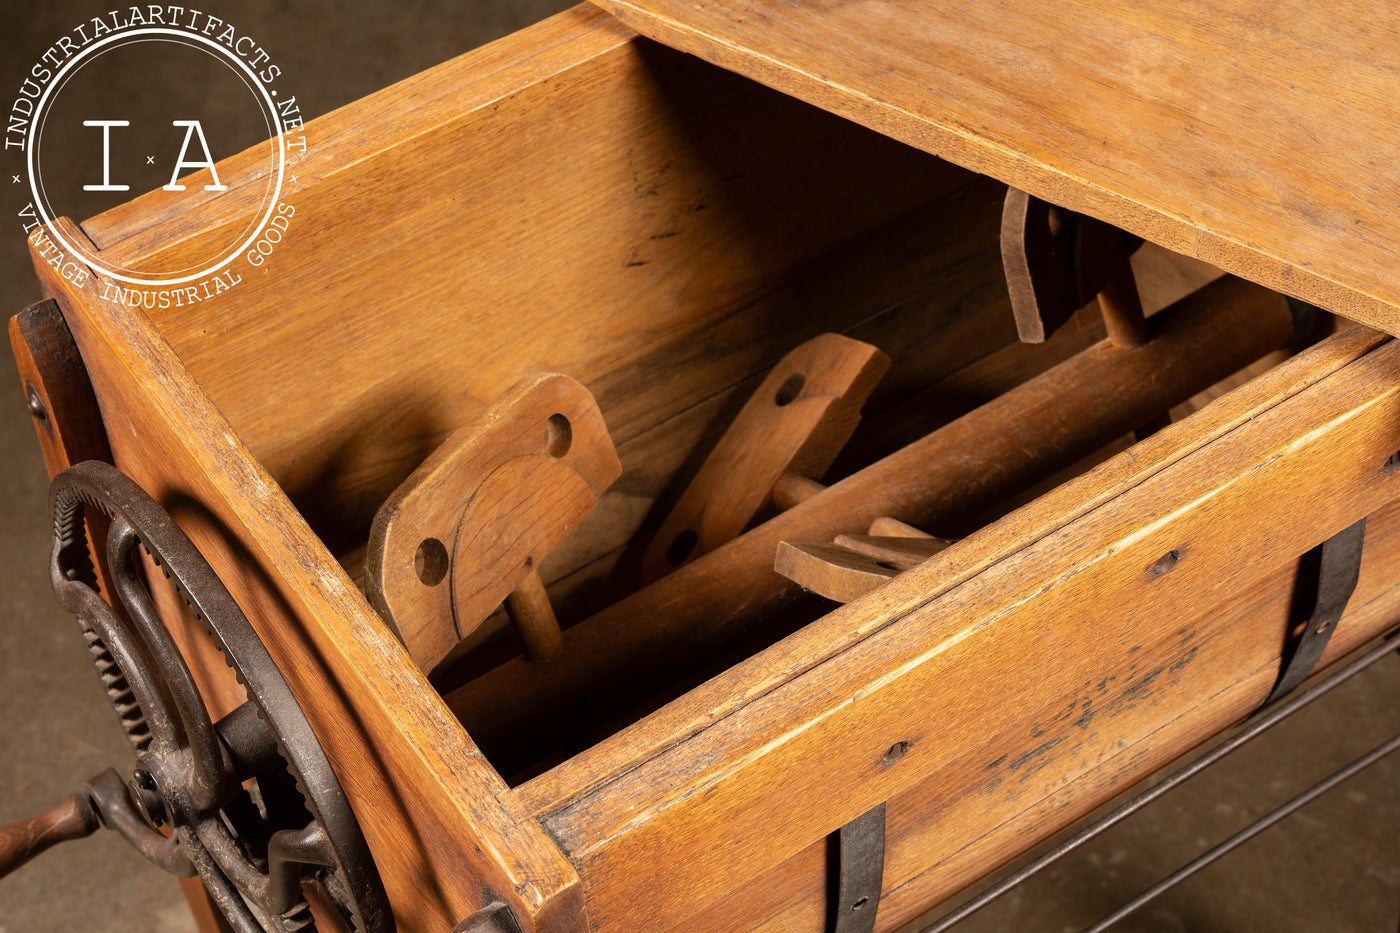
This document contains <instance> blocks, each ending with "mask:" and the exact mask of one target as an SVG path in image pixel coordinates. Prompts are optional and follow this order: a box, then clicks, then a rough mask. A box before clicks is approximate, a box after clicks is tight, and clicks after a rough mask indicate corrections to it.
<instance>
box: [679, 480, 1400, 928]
mask: <svg viewBox="0 0 1400 933" xmlns="http://www.w3.org/2000/svg"><path fill="white" fill-rule="evenodd" d="M1396 561H1400V506H1397V505H1395V504H1392V505H1389V506H1387V507H1386V508H1384V509H1382V510H1381V511H1380V512H1379V513H1377V514H1376V515H1375V516H1373V517H1372V518H1371V519H1370V520H1369V521H1368V523H1367V537H1366V553H1365V556H1364V557H1363V559H1362V576H1361V581H1360V582H1359V583H1358V586H1357V590H1356V592H1355V593H1354V594H1353V596H1352V601H1351V603H1350V604H1349V609H1348V611H1347V613H1346V615H1345V616H1344V618H1343V620H1342V621H1341V622H1339V623H1338V627H1337V631H1336V634H1335V636H1334V638H1335V639H1336V640H1335V641H1333V642H1329V643H1328V647H1327V652H1326V654H1325V656H1324V657H1323V659H1322V664H1330V663H1332V662H1333V661H1335V660H1337V659H1339V658H1341V657H1342V656H1343V655H1344V654H1345V653H1346V652H1347V651H1349V650H1351V649H1352V648H1354V647H1356V646H1357V645H1358V644H1360V643H1362V642H1364V641H1365V640H1366V639H1367V638H1368V637H1370V636H1371V635H1372V634H1373V633H1375V632H1376V631H1378V630H1384V629H1386V628H1388V627H1390V626H1392V625H1393V624H1394V622H1395V620H1396V619H1400V586H1397V585H1396V583H1395V575H1394V567H1395V566H1396ZM1292 582H1293V567H1291V566H1290V567H1286V568H1284V569H1282V570H1280V571H1279V572H1277V573H1274V574H1272V575H1270V576H1269V577H1268V578H1267V579H1265V580H1264V581H1263V582H1262V583H1261V584H1259V585H1258V586H1256V587H1253V588H1252V589H1251V591H1250V592H1249V593H1247V594H1242V595H1241V596H1240V598H1238V599H1234V600H1231V601H1230V602H1228V603H1226V604H1224V605H1222V606H1219V607H1217V608H1215V609H1213V610H1212V611H1211V612H1209V613H1208V614H1207V615H1206V616H1205V617H1204V618H1203V619H1202V620H1201V621H1202V623H1203V624H1202V625H1201V627H1200V629H1198V635H1197V639H1196V640H1197V641H1200V640H1202V636H1205V637H1206V638H1208V639H1209V641H1210V646H1211V647H1210V651H1211V654H1212V656H1213V657H1214V659H1215V665H1214V669H1210V668H1208V667H1205V666H1202V665H1196V664H1194V661H1195V659H1194V658H1193V659H1192V662H1193V663H1191V664H1188V665H1186V666H1185V667H1183V668H1181V669H1179V670H1177V671H1175V672H1172V671H1171V665H1168V666H1167V672H1166V673H1165V674H1164V675H1159V676H1158V677H1156V678H1154V679H1153V681H1152V683H1150V684H1148V685H1147V686H1146V687H1142V686H1141V679H1139V680H1138V681H1137V682H1136V683H1133V684H1129V685H1126V686H1125V685H1120V684H1118V683H1114V684H1113V685H1112V686H1113V688H1114V690H1115V691H1117V693H1116V694H1114V695H1112V697H1111V698H1110V699H1109V700H1108V702H1103V700H1102V698H1101V699H1100V701H1099V702H1098V703H1097V704H1094V703H1093V702H1092V701H1093V697H1092V696H1087V697H1086V696H1084V695H1083V694H1081V695H1080V697H1082V698H1085V699H1089V700H1090V701H1091V705H1090V707H1089V708H1088V709H1085V708H1083V704H1082V699H1081V702H1080V704H1079V705H1078V706H1076V708H1075V711H1074V714H1073V715H1059V716H1056V715H1051V716H1050V717H1048V718H1047V721H1046V723H1045V726H1046V727H1047V728H1046V730H1045V732H1044V735H1043V736H1042V738H1043V742H1057V743H1058V744H1057V746H1056V749H1054V750H1052V751H1054V752H1058V753H1060V754H1064V752H1061V749H1062V748H1063V749H1064V750H1065V751H1071V750H1073V749H1074V747H1075V746H1083V745H1084V744H1085V743H1087V742H1090V741H1092V740H1093V739H1094V737H1095V734H1096V733H1100V732H1102V731H1103V730H1104V729H1105V728H1112V727H1111V726H1110V725H1109V723H1110V722H1111V719H1112V718H1113V717H1118V716H1123V715H1128V714H1131V713H1132V712H1133V707H1134V706H1141V707H1145V708H1148V709H1155V710H1158V711H1160V710H1161V709H1162V708H1163V707H1167V706H1170V707H1172V708H1173V709H1174V711H1175V712H1174V714H1172V715H1171V716H1170V718H1169V719H1168V720H1167V721H1166V722H1165V723H1164V724H1163V725H1162V727H1161V728H1160V729H1158V730H1157V731H1156V732H1153V733H1151V734H1150V735H1149V736H1147V737H1146V738H1144V739H1142V740H1140V741H1138V742H1135V743H1132V744H1129V745H1127V746H1126V747H1124V748H1122V749H1120V750H1117V751H1115V752H1112V753H1110V754H1108V755H1106V756H1105V757H1104V758H1102V759H1101V760H1096V761H1095V762H1094V763H1093V765H1092V766H1091V767H1089V768H1085V769H1081V770H1078V771H1074V770H1073V769H1067V768H1064V767H1063V764H1064V761H1063V760H1060V761H1057V760H1056V758H1055V757H1052V756H1049V755H1042V756H1039V757H1037V758H1035V759H1028V760H1027V761H1025V762H1022V763H1021V765H1020V766H1019V767H1017V768H1014V769H1013V768H1010V767H1008V766H1007V765H1008V762H1009V759H1008V762H1003V765H1002V766H1000V767H998V768H997V769H993V770H992V771H989V772H987V774H986V775H985V776H984V777H983V779H982V782H981V783H980V784H977V785H976V786H972V787H965V788H955V789H953V790H951V791H950V790H949V788H947V787H945V786H944V784H943V777H942V776H941V775H935V776H933V777H931V778H929V779H928V780H926V781H924V782H923V783H922V784H920V785H919V786H917V787H914V788H912V789H910V790H909V791H906V792H904V793H902V794H899V795H898V796H896V797H895V798H894V799H893V800H892V801H891V803H890V805H889V806H890V825H889V827H888V829H887V836H886V845H887V849H886V863H885V864H886V869H885V895H884V899H883V900H882V902H881V904H880V922H879V923H878V925H877V927H876V928H877V929H878V930H892V929H895V928H897V927H899V926H900V925H901V924H903V923H905V922H907V921H908V920H909V919H910V918H911V917H916V916H918V915H919V914H921V913H923V912H924V911H926V910H927V909H928V908H929V907H931V906H932V905H934V904H936V903H938V902H940V901H942V900H943V899H944V898H946V897H948V896H949V895H950V894H952V893H954V892H955V891H957V890H959V889H960V888H962V887H963V886H964V885H965V884H967V883H969V882H971V881H972V880H974V879H976V878H979V877H981V876H982V875H984V874H985V873H986V872H987V871H988V870H989V869H991V868H993V867H994V866H996V865H997V864H999V863H1001V862H1003V861H1005V860H1007V859H1011V858H1014V857H1016V856H1018V855H1020V854H1021V853H1023V852H1025V851H1026V849H1027V847H1028V846H1032V845H1034V844H1035V843H1036V841H1037V840H1039V839H1041V838H1043V837H1044V836H1046V835H1048V834H1050V833H1053V832H1054V831H1055V830H1057V829H1058V828H1059V827H1060V826H1062V825H1066V824H1068V823H1069V822H1070V821H1072V820H1073V819H1075V818H1077V817H1078V816H1080V815H1081V814H1084V813H1087V812H1089V811H1091V810H1092V809H1093V808H1094V807H1095V806H1097V805H1098V804H1099V803H1101V802H1103V801H1104V800H1107V799H1109V798H1111V797H1112V796H1114V795H1116V794H1118V793H1120V792H1122V791H1124V790H1126V789H1127V788H1128V787H1129V786H1131V784H1132V783H1133V782H1134V781H1135V780H1136V779H1137V778H1138V777H1140V776H1145V775H1148V774H1150V773H1152V772H1153V771H1154V770H1155V769H1157V768H1159V767H1162V766H1163V765H1165V764H1167V763H1168V762H1170V761H1171V760H1173V759H1174V758H1175V757H1177V756H1178V755H1180V754H1182V752H1184V751H1185V750H1187V749H1189V748H1190V747H1192V746H1193V745H1195V744H1196V743H1197V742H1198V741H1200V739H1201V738H1202V736H1203V735H1205V734H1207V733H1209V732H1211V731H1213V730H1215V729H1216V728H1218V727H1219V725H1220V724H1221V723H1229V722H1231V721H1233V720H1234V719H1235V718H1237V717H1238V716H1241V715H1244V714H1246V713H1248V712H1249V711H1251V710H1252V709H1253V708H1254V707H1255V706H1256V705H1257V704H1258V702H1259V700H1260V698H1261V697H1262V696H1263V695H1264V694H1265V693H1266V692H1267V691H1268V689H1269V688H1270V686H1271V685H1272V683H1273V680H1274V678H1275V676H1276V675H1277V671H1278V660H1279V658H1278V648H1279V646H1280V645H1281V644H1282V641H1283V632H1284V630H1285V628H1286V627H1287V625H1288V611H1289V596H1290V593H1291V591H1292ZM1168 637H1169V638H1175V639H1177V641H1178V642H1180V638H1179V635H1178V634H1177V633H1175V632H1173V633H1170V634H1169V636H1168ZM1182 647H1184V646H1181V647H1178V648H1177V649H1176V650H1177V651H1178V659H1180V658H1184V657H1185V653H1187V652H1189V651H1191V650H1195V648H1194V645H1193V646H1192V647H1191V648H1186V649H1185V651H1182V650H1181V648H1182ZM1260 659H1264V660H1263V662H1262V663H1257V662H1259V661H1260ZM1237 663H1241V664H1243V665H1245V666H1243V667H1241V668H1238V669H1233V670H1232V669H1231V666H1232V665H1235V664H1237ZM1251 664H1255V665H1256V666H1252V667H1251V666H1249V665H1251ZM1188 667H1193V668H1194V670H1193V671H1192V672H1191V673H1190V674H1187V672H1186V669H1187V668H1188ZM1222 670H1225V671H1227V674H1226V676H1230V675H1233V676H1235V677H1237V678H1238V680H1237V681H1236V682H1235V683H1234V684H1232V685H1231V686H1230V687H1229V688H1228V689H1227V690H1225V691H1222V692H1220V693H1217V694H1213V695H1204V694H1193V693H1192V691H1194V690H1196V689H1197V688H1198V687H1199V686H1200V685H1201V684H1206V685H1207V686H1208V687H1209V686H1211V685H1212V682H1213V681H1214V680H1215V679H1217V678H1219V677H1220V676H1221V671H1222ZM1094 686H1096V685H1094V684H1091V685H1090V687H1091V689H1092V688H1093V687H1094ZM1129 691H1131V694H1132V695H1130V696H1129V697H1128V699H1127V700H1126V701H1120V700H1121V698H1122V697H1123V695H1124V693H1126V692H1129ZM1104 692H1105V693H1108V691H1104ZM1077 699H1078V698H1077ZM1096 707H1097V708H1096ZM1066 710H1068V703H1065V705H1064V706H1063V707H1061V709H1060V710H1059V712H1060V713H1064V712H1065V711H1066ZM1091 712H1092V714H1093V715H1092V716H1090V715H1089V713H1091ZM1008 802H1011V803H1012V805H1013V807H1015V806H1019V807H1023V809H1021V810H1020V811H1019V812H1018V813H1016V814H1015V815H1014V816H1013V817H1012V818H1011V819H1008V820H1006V821H1005V822H1003V823H1001V824H1000V825H997V826H994V827H993V826H990V825H989V824H990V822H991V821H990V820H988V819H987V818H986V817H985V813H986V812H987V810H988V808H993V809H996V810H998V811H999V810H1000V809H1001V808H1002V806H1004V805H1005V804H1006V803H1008ZM949 833H953V834H956V840H957V842H960V843H962V846H961V848H958V847H957V845H956V844H950V843H949V842H948V840H947V839H946V835H947V834H949ZM949 853H951V854H949ZM825 874H826V844H825V841H822V842H819V843H816V844H814V845H812V846H809V847H808V848H807V849H805V850H803V851H802V852H800V853H799V854H797V855H795V856H793V857H792V858H791V859H789V860H788V861H786V862H784V863H783V864H781V865H779V866H776V867H775V868H774V869H773V870H772V871H770V872H767V873H764V874H763V875H761V876H760V877H758V878H755V879H754V880H753V881H752V883H750V884H748V885H744V886H741V887H739V888H738V889H737V890H736V891H735V892H734V893H733V894H732V895H730V896H728V897H726V898H724V899H723V900H720V901H718V902H716V903H715V904H713V905H712V906H710V907H709V908H707V909H705V910H704V911H702V912H701V913H699V914H697V915H696V916H695V917H693V918H691V919H690V920H688V921H686V922H684V923H682V924H680V925H679V926H678V927H675V928H674V929H673V930H672V931H671V933H702V931H703V933H727V931H731V930H733V929H734V928H735V927H734V923H733V919H734V917H735V916H736V912H738V911H740V910H742V911H745V912H747V913H749V914H751V915H752V916H754V917H755V918H761V919H756V922H755V925H754V926H753V927H752V929H751V933H818V931H820V930H822V928H823V927H822V924H823V922H824V919H825V911H826V902H827V890H826V877H825ZM741 905H742V906H741Z"/></svg>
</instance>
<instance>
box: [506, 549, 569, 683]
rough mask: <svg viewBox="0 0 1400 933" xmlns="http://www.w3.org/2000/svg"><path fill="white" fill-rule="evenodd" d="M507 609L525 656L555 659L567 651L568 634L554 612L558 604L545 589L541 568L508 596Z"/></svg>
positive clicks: (544, 659) (529, 575)
mask: <svg viewBox="0 0 1400 933" xmlns="http://www.w3.org/2000/svg"><path fill="white" fill-rule="evenodd" d="M506 612H508V613H510V617H511V619H512V620H514V622H515V628H516V631H518V632H519V633H520V639H521V641H523V642H525V656H526V657H528V658H529V659H530V660H531V661H551V660H553V659H554V658H557V657H559V655H560V653H561V652H562V651H563V650H564V633H563V632H561V631H560V630H559V619H558V618H557V617H555V615H554V604H553V603H551V602H550V601H549V594H548V593H547V592H545V588H544V580H542V579H540V572H539V571H538V570H531V571H530V572H529V573H527V574H526V575H525V579H523V580H521V581H520V584H519V585H518V586H516V588H515V591H514V592H512V593H511V594H510V595H509V596H507V597H506Z"/></svg>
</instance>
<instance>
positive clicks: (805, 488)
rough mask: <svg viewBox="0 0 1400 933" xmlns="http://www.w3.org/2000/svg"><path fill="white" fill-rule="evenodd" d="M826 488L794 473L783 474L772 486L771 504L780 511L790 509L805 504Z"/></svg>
mask: <svg viewBox="0 0 1400 933" xmlns="http://www.w3.org/2000/svg"><path fill="white" fill-rule="evenodd" d="M825 489H826V486H825V485H824V484H822V483H819V482H817V481H816V480H814V479H808V478H807V477H805V476H799V475H798V474H796V473H784V474H783V475H782V476H779V477H778V481H777V482H776V483H774V484H773V504H774V505H776V506H777V507H778V508H780V509H790V508H792V507H793V506H794V505H797V504H798V503H799V502H806V501H807V500H808V499H810V498H812V497H813V496H815V495H816V494H817V493H819V492H822V491H823V490H825Z"/></svg>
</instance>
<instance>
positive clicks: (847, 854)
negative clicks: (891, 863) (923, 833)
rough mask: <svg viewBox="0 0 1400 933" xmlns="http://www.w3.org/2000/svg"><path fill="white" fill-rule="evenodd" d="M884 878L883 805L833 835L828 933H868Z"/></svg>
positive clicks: (873, 927)
mask: <svg viewBox="0 0 1400 933" xmlns="http://www.w3.org/2000/svg"><path fill="white" fill-rule="evenodd" d="M884 875H885V805H884V804H883V803H882V804H880V805H879V806H878V807H875V808H874V809H872V810H869V811H867V812H865V813H863V814H861V815H860V816H858V817H856V818H855V819H853V820H851V821H850V822H849V823H847V824H846V825H845V826H842V827H841V828H840V829H839V830H837V832H836V897H835V900H834V901H833V902H832V905H831V910H832V917H831V925H830V930H831V933H872V931H873V930H874V929H875V915H876V914H877V913H878V912H879V910H880V886H881V884H882V883H883V881H884Z"/></svg>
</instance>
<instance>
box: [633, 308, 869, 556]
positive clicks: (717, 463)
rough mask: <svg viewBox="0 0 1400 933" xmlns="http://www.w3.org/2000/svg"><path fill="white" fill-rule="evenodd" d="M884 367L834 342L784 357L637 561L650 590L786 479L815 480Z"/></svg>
mask: <svg viewBox="0 0 1400 933" xmlns="http://www.w3.org/2000/svg"><path fill="white" fill-rule="evenodd" d="M889 368H890V358H889V357H888V356H886V355H885V354H884V353H882V352H880V350H879V349H878V348H876V347H872V346H871V345H870V344H868V343H861V342H860V341H858V340H852V339H850V338H849V337H842V336H841V335H840V334H822V335H820V336H818V337H813V338H812V339H811V340H808V341H807V342H806V343H804V344H802V345H801V346H799V347H796V348H795V349H793V350H792V351H791V352H789V353H786V354H784V356H783V358H782V359H781V360H779V361H778V365H777V366H774V367H773V369H772V370H771V371H770V372H769V373H768V375H767V376H765V377H764V379H763V381H762V382H761V383H759V386H758V388H757V389H756V390H755V391H754V393H753V395H752V396H750V397H749V400H748V401H747V402H745V403H744V407H743V408H742V409H740V410H739V414H738V415H737V416H736V417H735V419H734V423H733V424H731V425H730V426H729V428H728V430H726V431H725V432H724V436H723V437H721V438H720V440H719V443H718V444H716V445H715V447H714V449H713V450H711V451H710V454H709V456H708V457H706V458H705V462H704V463H703V464H702V465H701V467H700V470H699V472H697V473H696V474H695V476H694V478H692V479H691V481H690V485H688V486H687V487H686V489H685V492H683V493H681V497H680V500H679V501H678V502H677V503H676V504H675V506H674V507H673V508H672V509H671V512H670V514H669V515H667V516H666V519H665V521H663V522H662V523H661V527H660V528H659V529H657V531H656V534H655V535H654V536H653V538H652V542H651V544H650V545H648V547H647V553H646V556H645V557H644V558H643V560H642V574H643V578H644V579H645V580H646V581H647V582H650V581H651V580H655V579H657V578H658V577H662V576H664V575H665V574H667V573H670V572H671V571H672V570H675V569H676V568H677V567H680V566H683V565H685V564H688V563H689V562H691V561H692V560H695V559H696V558H697V557H699V556H700V555H702V554H706V553H708V552H709V551H712V550H714V549H715V548H717V547H719V546H720V545H721V544H724V543H725V542H726V541H729V540H732V539H733V538H735V537H738V535H739V533H740V532H742V531H743V530H744V529H745V528H746V527H748V525H749V523H750V522H751V521H752V520H753V519H754V517H755V516H757V515H758V513H759V512H760V511H761V510H762V509H763V508H764V507H765V506H767V505H770V504H771V502H772V500H773V497H774V485H775V484H776V483H777V482H778V480H779V479H781V478H783V475H784V474H791V475H792V476H794V477H805V478H807V479H813V480H815V479H821V477H822V475H823V474H825V473H826V471H827V469H828V468H829V467H830V466H831V462H832V461H833V460H835V459H836V455H837V454H838V453H840V452H841V448H842V447H843V446H844V445H845V443H846V441H848V440H850V437H851V433H852V432H853V431H855V429H856V425H857V424H859V423H860V410H861V408H862V406H864V405H865V400H866V399H867V398H868V397H869V396H870V393H871V392H873V391H874V390H875V385H876V384H877V383H878V382H879V381H880V377H882V376H883V375H884V374H885V372H886V371H887V370H888V369H889Z"/></svg>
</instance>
